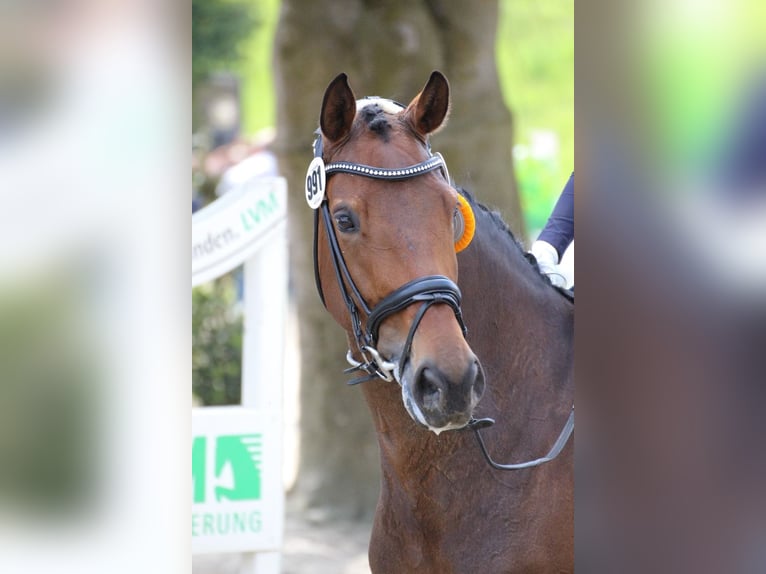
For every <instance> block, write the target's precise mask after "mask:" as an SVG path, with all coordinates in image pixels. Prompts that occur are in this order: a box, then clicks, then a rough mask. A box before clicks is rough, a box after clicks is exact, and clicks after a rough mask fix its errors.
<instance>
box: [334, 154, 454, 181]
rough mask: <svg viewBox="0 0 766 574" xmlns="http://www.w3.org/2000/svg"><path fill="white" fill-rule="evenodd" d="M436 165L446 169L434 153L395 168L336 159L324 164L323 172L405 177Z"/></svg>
mask: <svg viewBox="0 0 766 574" xmlns="http://www.w3.org/2000/svg"><path fill="white" fill-rule="evenodd" d="M438 167H443V168H444V169H445V170H446V165H445V164H444V159H443V158H442V157H441V154H434V155H433V156H432V157H431V158H429V159H427V160H426V161H424V162H422V163H418V164H416V165H411V166H409V167H402V168H397V169H387V168H383V167H373V166H369V165H363V164H360V163H350V162H345V161H338V162H335V163H330V164H328V165H326V166H325V173H326V174H327V175H330V174H332V173H350V174H354V175H363V176H365V177H373V178H376V179H407V178H410V177H412V176H415V175H420V174H421V173H426V172H428V171H433V170H434V169H436V168H438Z"/></svg>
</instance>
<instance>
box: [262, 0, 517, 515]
mask: <svg viewBox="0 0 766 574" xmlns="http://www.w3.org/2000/svg"><path fill="white" fill-rule="evenodd" d="M496 27H497V5H496V3H495V2H486V3H485V2H482V3H474V4H471V5H470V8H469V7H468V6H467V5H466V3H464V2H461V1H459V0H430V1H426V0H420V1H412V0H392V1H389V2H381V3H375V4H374V5H373V4H372V3H369V2H364V1H363V0H324V1H315V2H306V1H302V0H283V1H282V6H281V14H280V20H279V25H278V28H277V33H276V40H275V51H274V53H275V75H274V79H275V86H276V93H277V141H276V144H275V152H276V154H277V156H278V158H279V164H280V170H281V172H282V173H283V174H284V175H285V176H286V177H287V180H288V189H289V190H290V198H289V203H288V211H289V229H290V231H289V241H290V255H291V262H290V270H291V287H292V289H293V293H294V295H295V297H296V300H297V306H298V313H299V318H300V327H301V334H300V341H301V356H302V359H301V364H302V376H301V432H300V439H301V453H300V462H301V466H300V469H299V473H298V476H299V478H298V484H297V487H296V489H297V493H298V494H299V495H300V496H301V498H302V500H303V502H304V503H305V504H306V506H307V507H308V508H310V509H321V510H323V511H324V512H326V513H327V514H329V515H331V516H344V517H363V516H369V515H370V514H371V513H372V512H373V511H374V508H375V503H376V500H377V495H378V488H379V479H378V476H379V471H378V451H377V444H376V440H375V437H374V434H373V430H372V425H371V423H370V414H369V412H368V409H367V407H366V405H365V403H364V400H363V398H362V393H361V392H359V389H354V388H347V387H346V386H345V385H344V384H343V381H344V380H345V379H344V377H343V375H342V374H341V371H342V370H343V369H344V368H345V367H346V364H345V361H344V360H343V358H344V356H345V353H346V348H347V347H346V338H345V336H344V333H343V332H342V330H341V328H340V327H339V326H337V325H336V324H335V322H334V321H333V320H332V319H331V318H330V316H329V314H327V312H326V311H325V310H324V309H323V308H322V304H321V303H320V301H319V297H318V296H317V294H316V289H315V286H314V276H313V268H312V255H311V246H312V213H311V210H310V209H309V208H308V206H307V205H306V202H305V199H304V197H303V193H302V190H303V179H304V176H305V173H306V168H307V166H308V163H309V161H310V160H311V157H312V154H311V143H312V141H313V132H314V130H315V129H316V128H317V126H318V118H319V109H320V106H321V102H322V96H323V94H324V90H325V88H326V87H327V84H328V83H329V82H330V80H332V79H333V78H334V77H335V76H336V75H337V74H338V73H340V72H346V73H347V74H348V76H349V81H350V84H351V86H352V88H353V89H354V91H355V93H356V95H357V97H364V96H368V95H379V96H383V97H389V98H392V99H396V100H399V101H401V102H403V103H405V104H406V103H407V102H409V101H410V99H411V98H412V97H414V96H415V95H416V94H417V92H418V91H419V90H420V89H421V88H422V87H423V85H424V84H425V82H426V80H427V79H428V76H429V75H430V73H431V71H432V70H434V69H438V70H441V71H442V72H444V74H445V75H446V76H447V78H448V79H449V80H450V84H451V88H452V94H451V95H452V112H451V120H450V121H449V123H448V124H447V127H446V128H445V129H444V130H442V131H441V132H440V133H439V134H437V135H436V136H434V138H433V142H432V145H433V149H434V150H435V151H440V152H441V153H442V154H443V155H444V157H445V159H446V161H447V165H448V166H449V169H450V175H451V176H452V178H453V179H454V180H455V182H456V183H457V184H458V185H461V186H463V187H466V188H467V189H469V190H471V191H472V192H474V193H475V195H476V196H477V197H478V198H479V199H480V200H481V201H483V202H485V203H488V204H490V205H492V206H493V207H495V208H497V209H499V210H500V211H501V212H502V213H503V215H504V216H505V218H506V220H507V221H508V222H509V223H510V224H511V226H512V227H513V228H514V231H517V232H519V233H522V232H523V229H522V219H521V211H520V207H519V199H518V195H517V192H516V186H515V181H514V177H513V169H512V161H511V120H510V113H509V112H508V110H507V108H506V107H505V105H504V103H503V99H502V95H501V93H500V87H499V82H498V77H497V71H496V64H495V32H496ZM520 236H523V235H520ZM365 384H373V385H374V384H382V383H380V382H369V383H365Z"/></svg>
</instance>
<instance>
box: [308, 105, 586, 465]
mask: <svg viewBox="0 0 766 574" xmlns="http://www.w3.org/2000/svg"><path fill="white" fill-rule="evenodd" d="M366 99H370V100H375V99H379V100H381V101H382V98H366ZM385 101H386V102H389V103H393V104H395V105H397V106H399V107H401V108H402V109H404V106H403V105H402V104H399V103H398V102H393V101H392V100H385ZM316 135H317V137H316V139H315V140H314V145H313V150H314V159H313V160H312V161H311V163H310V164H309V168H308V172H307V174H306V186H305V191H306V200H307V201H308V203H309V206H310V207H311V208H312V209H313V210H314V247H313V249H314V281H315V283H316V288H317V292H318V293H319V298H320V299H321V301H322V304H323V305H324V306H325V308H327V303H326V302H325V297H324V292H323V290H322V282H321V279H320V277H319V261H318V257H317V247H318V242H319V218H320V217H321V218H322V222H323V224H324V229H325V236H326V239H327V243H328V245H329V248H330V254H331V259H332V263H333V270H334V272H335V280H336V282H337V284H338V288H339V290H340V293H341V296H342V297H343V302H344V304H345V305H346V309H347V311H348V314H349V317H350V318H351V327H352V331H353V334H354V343H355V346H356V349H357V351H358V352H359V354H360V356H361V357H362V360H361V361H357V360H356V359H354V357H353V352H352V350H351V349H349V350H348V353H347V354H346V360H347V361H348V363H349V364H350V365H351V367H350V368H348V369H346V370H345V371H344V372H345V373H353V372H362V373H364V374H363V375H361V376H359V377H356V378H354V379H352V380H351V381H349V382H348V384H349V385H356V384H359V383H363V382H366V381H371V380H374V379H376V378H380V379H383V380H385V381H389V382H391V381H396V382H397V383H398V384H400V385H401V384H402V383H401V378H400V377H401V373H403V372H404V367H405V366H406V364H407V360H408V358H409V355H410V351H411V349H412V341H413V339H414V337H415V331H416V330H417V328H418V326H419V325H420V322H421V320H422V319H423V316H424V315H425V313H426V311H428V309H429V308H430V307H431V306H433V305H436V304H439V303H443V304H446V305H449V306H450V307H451V308H452V311H453V312H454V314H455V318H456V319H457V322H458V324H459V325H460V328H461V330H462V331H463V336H464V337H465V336H466V334H467V332H468V329H467V328H466V325H465V322H464V321H463V314H462V311H461V310H460V303H461V293H460V289H459V288H458V286H457V285H456V284H455V282H454V281H452V280H451V279H449V278H448V277H445V276H443V275H428V276H425V277H419V278H417V279H414V280H412V281H409V282H408V283H405V284H404V285H402V286H401V287H399V288H397V289H395V290H394V291H393V292H391V293H389V294H388V295H387V296H386V297H384V298H383V299H382V300H381V301H380V302H379V303H378V304H377V305H375V306H374V307H373V308H370V306H369V305H368V304H367V301H366V300H365V298H364V296H363V295H362V294H361V292H360V291H359V288H358V287H357V286H356V283H355V282H354V279H353V278H352V277H351V273H350V272H349V269H348V266H347V265H346V261H345V259H344V258H343V252H342V251H341V249H340V245H339V243H338V238H337V236H336V235H335V229H334V227H333V224H332V218H331V216H330V207H329V202H328V200H327V196H326V183H327V178H329V177H330V176H331V175H333V174H336V173H348V174H353V175H358V176H362V177H368V178H372V179H382V180H388V181H401V180H405V179H411V178H414V177H419V176H420V175H423V174H425V173H429V172H431V171H434V170H437V169H440V170H441V171H442V173H443V175H444V177H445V179H446V180H447V183H449V184H450V185H451V183H450V178H449V172H448V171H447V165H446V163H445V162H444V158H443V157H442V155H441V154H440V153H432V152H431V146H430V143H428V140H426V149H427V151H428V156H429V157H428V159H426V160H425V161H422V162H420V163H417V164H414V165H410V166H406V167H401V168H393V169H390V168H382V167H375V166H369V165H364V164H358V163H354V162H349V161H339V162H333V163H329V164H326V165H325V163H324V158H323V145H322V134H321V132H320V131H319V130H317V134H316ZM415 303H420V304H421V305H420V308H419V309H418V311H417V312H416V314H415V317H414V319H413V321H412V324H411V325H410V329H409V332H408V333H407V339H406V340H405V344H404V347H403V349H402V354H401V356H400V357H399V362H398V363H394V362H391V361H388V360H386V359H384V358H383V357H382V355H381V354H380V352H379V351H378V350H377V348H376V345H377V343H378V335H379V332H380V327H381V325H382V323H383V321H385V319H386V318H388V317H389V316H391V315H393V314H395V313H398V312H400V311H402V310H404V309H405V308H407V307H409V306H410V305H413V304H415ZM360 308H361V311H362V312H363V313H364V314H365V315H366V316H367V321H366V324H365V326H364V327H362V319H361V316H360ZM494 423H495V421H494V420H493V419H490V418H483V419H471V420H470V421H469V423H468V425H467V426H466V427H465V428H466V429H470V430H472V431H474V434H475V435H476V440H477V441H478V443H479V447H480V448H481V452H482V454H483V455H484V458H485V459H486V460H487V462H488V463H489V465H490V466H492V467H493V468H495V469H498V470H520V469H525V468H531V467H535V466H539V465H541V464H543V463H545V462H549V461H551V460H553V459H554V458H556V457H557V456H558V455H559V453H560V452H561V451H562V450H563V448H564V446H565V445H566V443H567V442H568V441H569V437H570V436H571V434H572V431H573V430H574V406H572V410H571V411H570V413H569V417H568V419H567V421H566V423H565V425H564V428H563V429H562V431H561V433H560V434H559V436H558V438H557V439H556V442H555V443H554V444H553V446H552V447H551V449H550V451H549V452H548V454H546V455H545V456H543V457H541V458H537V459H534V460H530V461H527V462H522V463H516V464H499V463H497V462H495V461H494V460H492V458H491V457H490V455H489V453H488V451H487V448H486V446H485V444H484V441H483V439H482V437H481V434H480V432H479V431H480V430H481V429H484V428H487V427H490V426H492V425H493V424H494Z"/></svg>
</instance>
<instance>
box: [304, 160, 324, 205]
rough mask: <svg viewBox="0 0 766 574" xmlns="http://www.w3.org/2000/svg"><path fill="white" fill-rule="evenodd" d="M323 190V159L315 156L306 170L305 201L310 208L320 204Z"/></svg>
mask: <svg viewBox="0 0 766 574" xmlns="http://www.w3.org/2000/svg"><path fill="white" fill-rule="evenodd" d="M324 192H325V173H324V161H322V158H321V157H315V158H314V159H313V160H311V163H310V164H309V169H308V171H307V172H306V201H307V202H308V204H309V207H310V208H311V209H317V208H318V207H319V206H320V205H321V204H322V200H323V199H324Z"/></svg>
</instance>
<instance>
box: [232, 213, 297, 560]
mask: <svg viewBox="0 0 766 574" xmlns="http://www.w3.org/2000/svg"><path fill="white" fill-rule="evenodd" d="M271 236H272V237H271V238H270V240H269V241H268V242H267V243H265V244H264V246H263V247H262V248H261V249H260V250H259V251H258V253H256V255H255V256H254V257H252V258H251V259H249V260H248V261H246V262H245V289H244V296H245V321H244V336H243V340H242V406H243V407H252V408H256V409H260V410H267V411H270V412H275V413H280V416H279V417H278V420H277V421H275V424H276V425H277V429H278V433H275V435H274V436H275V439H277V438H278V440H279V444H282V416H281V413H282V412H283V409H282V396H283V393H282V377H283V373H284V369H283V360H284V345H283V343H284V340H285V322H286V320H287V225H286V224H285V223H282V224H280V225H279V226H278V227H277V228H276V229H274V230H273V231H272V232H271ZM279 452H280V456H279V460H278V464H279V467H280V468H282V456H281V451H279ZM279 515H280V516H282V517H284V500H283V499H281V500H280V509H279ZM279 528H281V529H284V521H282V523H281V524H280V525H279ZM280 562H281V560H280V554H279V552H259V553H255V554H248V555H245V556H243V562H242V568H241V569H240V573H241V574H279V569H280Z"/></svg>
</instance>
